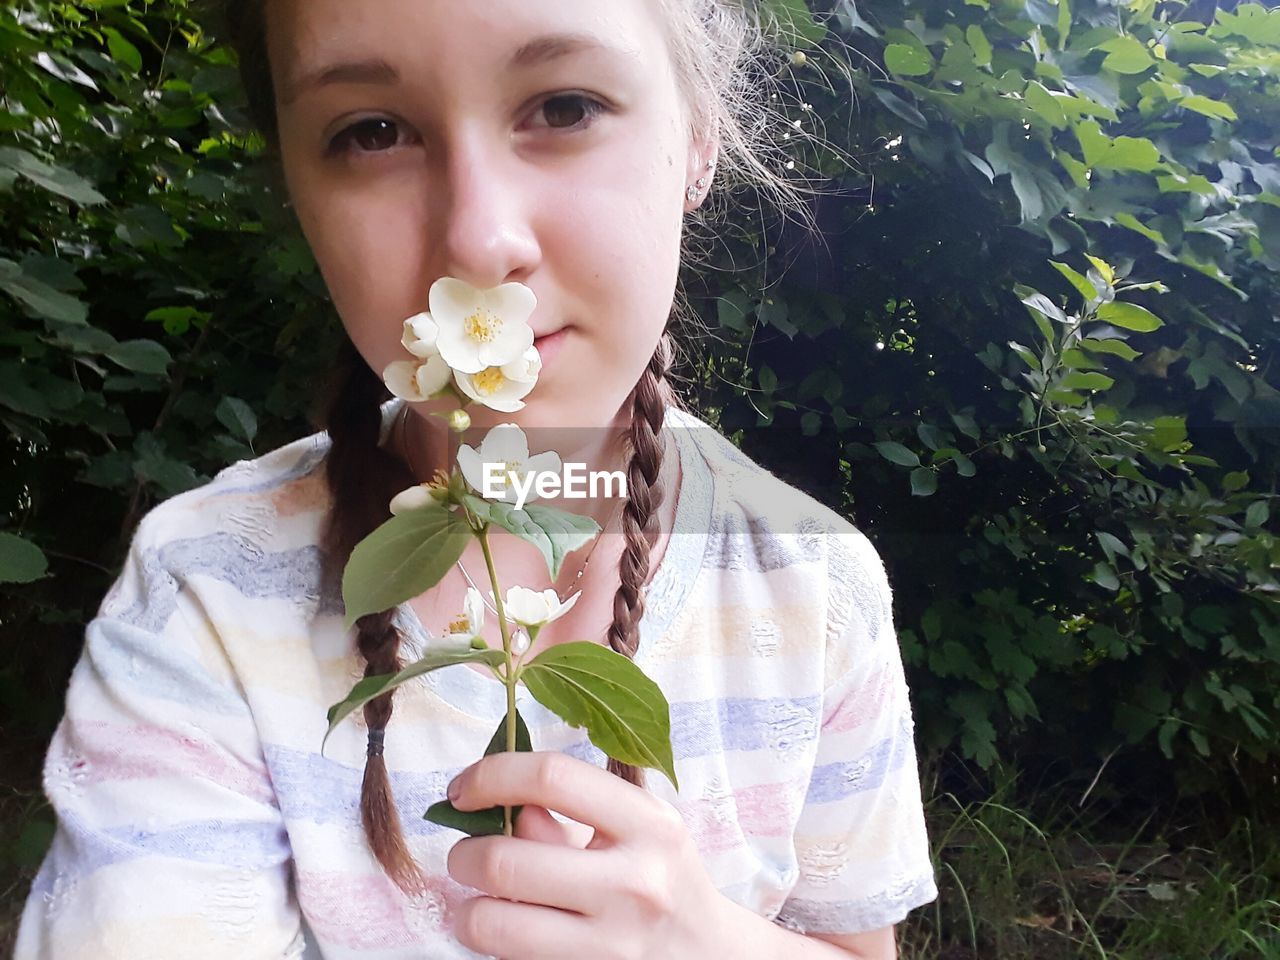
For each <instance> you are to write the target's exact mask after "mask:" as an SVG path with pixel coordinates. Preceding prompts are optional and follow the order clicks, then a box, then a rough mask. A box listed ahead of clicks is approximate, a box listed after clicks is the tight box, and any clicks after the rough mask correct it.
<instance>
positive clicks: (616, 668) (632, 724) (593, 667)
mask: <svg viewBox="0 0 1280 960" xmlns="http://www.w3.org/2000/svg"><path fill="white" fill-rule="evenodd" d="M520 677H521V679H523V680H524V683H525V686H527V687H528V688H529V692H530V693H531V694H532V695H533V697H534V699H536V700H537V701H538V702H539V703H541V704H542V705H543V706H544V707H546V708H547V709H548V710H551V711H552V712H553V713H555V714H556V715H557V716H559V717H560V718H561V719H563V720H564V721H565V722H566V723H568V724H569V725H570V726H574V727H586V730H587V736H588V737H589V738H590V739H591V742H592V743H594V744H595V745H596V746H597V747H599V748H600V749H601V750H603V751H604V752H605V754H606V755H608V756H610V757H612V758H613V759H615V760H619V761H621V762H623V763H630V764H635V765H637V766H643V767H651V768H653V769H656V770H660V771H662V773H664V774H665V775H666V777H667V779H668V780H670V781H671V785H672V786H674V787H675V788H676V790H677V791H678V790H679V789H680V784H679V783H678V782H677V780H676V770H675V760H674V758H673V757H672V751H671V708H670V705H669V704H668V703H667V698H666V697H665V696H663V694H662V691H661V690H660V689H659V688H658V685H657V684H656V683H654V682H653V681H652V680H650V679H649V678H648V677H647V676H645V675H644V673H643V671H641V669H640V668H639V667H638V666H636V665H635V664H634V663H632V662H631V661H630V660H629V659H627V658H626V657H624V656H623V655H622V654H620V653H615V652H614V651H613V650H610V649H609V648H607V647H604V646H601V645H600V644H598V643H590V642H575V643H559V644H556V645H555V646H553V647H550V648H549V649H547V650H544V651H543V652H542V653H540V654H538V656H537V657H535V658H534V659H533V660H531V661H529V662H528V663H526V664H525V665H524V667H523V669H522V670H521V671H520Z"/></svg>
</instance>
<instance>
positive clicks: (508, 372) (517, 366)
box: [502, 346, 542, 383]
mask: <svg viewBox="0 0 1280 960" xmlns="http://www.w3.org/2000/svg"><path fill="white" fill-rule="evenodd" d="M541 372H542V354H540V353H538V348H537V347H532V346H531V347H530V348H529V349H528V350H526V351H525V352H524V353H522V354H521V355H520V356H518V357H516V359H514V360H512V361H511V362H510V363H504V364H503V365H502V375H503V376H504V377H506V378H507V379H508V380H516V381H518V382H520V383H536V382H537V379H538V374H539V373H541Z"/></svg>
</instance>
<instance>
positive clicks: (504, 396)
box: [453, 367, 535, 413]
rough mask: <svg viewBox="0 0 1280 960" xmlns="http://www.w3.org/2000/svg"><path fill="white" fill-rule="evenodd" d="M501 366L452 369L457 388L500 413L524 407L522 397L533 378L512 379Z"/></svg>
mask: <svg viewBox="0 0 1280 960" xmlns="http://www.w3.org/2000/svg"><path fill="white" fill-rule="evenodd" d="M503 369H504V368H503V367H485V368H484V369H483V370H481V371H480V372H479V373H461V372H459V371H454V374H453V379H454V382H455V383H457V384H458V389H459V390H461V391H462V392H463V393H465V394H466V395H467V396H468V397H470V398H471V399H472V400H474V401H476V402H477V403H479V404H482V405H484V406H486V407H488V408H489V409H490V410H497V411H499V412H500V413H515V412H516V411H517V410H522V409H524V398H525V397H527V396H528V395H529V391H530V390H532V389H533V385H534V383H535V381H533V380H513V379H512V378H511V377H509V376H507V375H506V374H505V373H503Z"/></svg>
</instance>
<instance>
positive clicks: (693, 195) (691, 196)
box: [684, 184, 698, 203]
mask: <svg viewBox="0 0 1280 960" xmlns="http://www.w3.org/2000/svg"><path fill="white" fill-rule="evenodd" d="M684 196H685V199H686V200H688V201H689V202H690V203H693V201H695V200H697V199H698V188H697V187H695V186H694V185H693V184H689V189H687V190H686V191H685V192H684Z"/></svg>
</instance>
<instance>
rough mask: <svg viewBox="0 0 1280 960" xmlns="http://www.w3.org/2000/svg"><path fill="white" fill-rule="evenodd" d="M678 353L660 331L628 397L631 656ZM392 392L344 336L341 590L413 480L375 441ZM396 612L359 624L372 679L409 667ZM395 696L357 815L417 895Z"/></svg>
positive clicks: (335, 466)
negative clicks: (388, 742) (402, 796)
mask: <svg viewBox="0 0 1280 960" xmlns="http://www.w3.org/2000/svg"><path fill="white" fill-rule="evenodd" d="M673 357H674V347H673V343H672V340H671V337H670V334H667V333H664V334H663V335H662V338H661V340H660V341H659V343H658V347H657V349H656V350H655V351H654V354H653V357H652V358H651V359H650V361H649V363H648V365H647V366H646V367H645V370H644V373H642V374H641V376H640V380H639V381H638V382H637V384H636V386H635V388H634V389H633V390H632V393H631V397H630V401H629V402H630V405H631V423H630V427H629V428H628V431H627V449H628V455H627V468H626V474H627V493H628V498H627V501H626V503H625V504H624V506H623V511H622V523H623V533H624V535H625V537H626V547H625V549H624V551H623V554H622V558H621V560H620V561H619V564H618V575H619V580H620V585H619V587H618V590H617V593H616V594H615V595H614V601H613V622H612V623H611V624H610V625H609V630H608V639H609V646H610V647H611V648H612V649H614V650H615V651H617V652H618V653H621V654H622V655H624V656H626V657H628V658H633V657H634V656H635V653H636V649H637V647H638V645H639V624H640V618H641V616H642V615H643V613H644V591H643V587H644V583H645V581H646V580H647V579H648V577H649V558H650V553H651V551H652V549H653V545H654V542H655V540H656V538H657V534H658V510H659V508H660V507H661V505H662V502H663V499H664V497H665V495H666V491H665V490H664V489H663V484H662V482H661V480H660V479H659V476H660V474H661V470H662V460H663V448H662V425H663V421H664V418H665V414H666V408H667V407H668V406H681V404H680V401H679V398H678V396H677V394H676V392H675V391H674V390H673V389H672V387H671V385H670V383H669V382H668V380H667V374H668V372H669V371H670V369H671V365H672V362H673ZM389 396H390V395H389V394H388V393H387V392H386V388H385V386H384V385H383V383H382V381H381V380H380V379H379V378H378V377H377V376H376V375H375V374H374V373H373V371H372V370H370V369H369V367H368V365H367V364H365V362H364V360H363V359H362V358H361V357H360V355H359V353H358V352H357V351H356V349H355V347H354V346H352V345H351V342H350V341H349V340H344V341H343V344H342V347H341V349H340V353H339V357H338V363H337V376H336V379H335V382H334V385H333V389H332V399H331V401H330V403H329V405H328V413H327V415H326V418H325V420H326V424H325V425H326V429H327V430H328V433H329V438H330V441H331V447H330V449H329V454H328V457H327V458H326V462H325V480H326V483H327V485H328V487H329V492H330V496H331V508H330V511H329V514H328V516H327V519H326V522H325V528H324V532H323V534H322V549H323V556H324V560H323V577H324V580H325V583H326V589H328V590H338V589H340V588H339V585H340V583H341V579H342V570H343V568H344V566H345V565H346V562H347V560H348V559H349V558H350V556H351V551H352V550H353V549H354V548H355V545H356V544H357V543H359V542H360V541H361V540H362V539H364V538H365V537H366V536H368V535H369V534H370V533H372V532H373V530H374V529H376V528H377V527H378V526H379V525H380V524H382V523H383V522H384V521H386V520H387V519H388V518H389V517H390V516H391V514H390V511H389V507H388V505H389V503H390V501H391V498H392V497H393V496H394V495H395V494H396V493H397V492H399V491H400V490H403V489H404V488H405V487H408V486H412V485H413V484H414V483H415V482H416V480H415V478H414V477H413V474H412V473H411V472H410V471H409V470H408V468H407V467H406V466H405V465H404V464H403V463H402V462H401V461H400V460H399V459H398V458H397V457H396V456H394V455H393V454H391V453H389V452H388V451H386V450H384V449H383V448H382V447H380V446H379V437H380V431H381V424H382V413H381V404H382V403H383V402H384V401H385V400H387V399H388V398H389ZM393 614H394V611H393V610H388V611H384V612H382V613H372V614H368V615H366V616H363V617H361V618H360V619H359V620H357V621H356V624H355V628H356V649H357V650H358V651H359V653H360V655H361V656H362V657H363V658H364V661H365V668H364V676H366V677H370V676H377V675H381V674H388V673H394V672H396V671H397V670H399V669H400V668H401V667H402V666H403V665H404V664H403V663H402V661H401V659H400V655H399V654H400V641H401V636H400V632H399V630H398V629H397V628H396V626H395V625H394V623H393V622H392V618H393ZM394 696H395V691H394V690H391V691H388V692H387V693H384V694H383V695H382V696H380V697H377V698H375V699H373V700H371V701H369V702H368V703H367V704H365V707H364V714H363V716H364V720H365V723H366V725H367V726H368V729H369V733H370V742H371V746H370V750H369V755H368V756H367V757H366V759H365V769H364V779H363V782H362V783H361V787H360V819H361V823H362V824H363V826H364V831H365V835H366V836H367V838H368V840H369V846H370V849H371V850H372V851H373V855H374V857H375V858H376V859H377V860H378V862H379V863H380V864H381V865H382V867H383V869H384V870H385V871H386V873H387V875H388V876H389V877H390V878H391V879H392V881H393V882H394V883H395V884H396V885H397V886H398V887H400V888H401V889H402V890H404V891H405V892H406V893H411V894H412V893H417V892H420V891H422V890H423V889H424V884H425V878H424V877H423V876H422V873H421V871H420V870H419V869H418V866H417V864H416V863H415V862H414V860H413V857H412V856H411V855H410V853H409V850H408V847H407V845H406V843H405V839H404V833H403V830H402V829H401V825H400V819H399V816H398V814H397V812H396V806H395V801H394V799H393V797H392V794H391V785H390V781H389V779H388V776H387V767H386V762H385V760H384V758H383V756H382V751H381V749H380V747H381V739H382V737H383V736H384V734H385V731H386V728H387V724H388V723H389V721H390V720H391V714H392V702H393V699H394ZM608 769H609V771H610V772H611V773H613V774H615V775H617V776H619V777H621V778H622V779H624V780H626V781H627V782H628V783H631V784H635V785H636V786H640V787H643V786H644V777H643V771H642V770H641V769H640V768H638V767H636V766H634V765H632V764H627V763H620V762H618V761H616V760H614V759H613V758H609V761H608Z"/></svg>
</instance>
